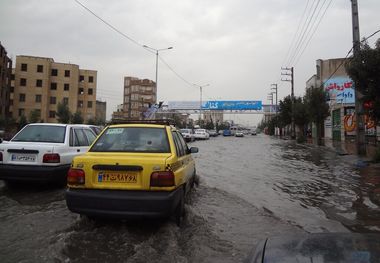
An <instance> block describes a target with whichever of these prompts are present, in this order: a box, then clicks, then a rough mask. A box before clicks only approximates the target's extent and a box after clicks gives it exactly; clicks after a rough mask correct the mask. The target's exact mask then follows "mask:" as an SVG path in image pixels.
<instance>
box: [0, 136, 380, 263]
mask: <svg viewBox="0 0 380 263" xmlns="http://www.w3.org/2000/svg"><path fill="white" fill-rule="evenodd" d="M192 145H194V146H198V147H199V148H200V152H199V153H198V154H195V155H194V156H195V159H196V162H197V171H198V174H199V175H200V178H201V182H200V186H199V187H198V188H196V190H195V191H193V192H192V194H191V195H190V200H189V201H188V203H187V204H186V208H187V216H186V219H185V222H184V224H183V225H182V226H181V227H180V228H178V227H177V226H176V225H175V224H174V223H173V222H172V221H152V220H151V221H141V222H140V221H139V222H120V221H100V220H99V221H96V222H94V221H89V220H87V219H84V218H80V217H79V216H77V215H75V214H72V213H70V212H69V211H68V210H67V208H66V205H65V201H64V189H62V188H54V189H52V188H51V187H50V186H49V187H36V186H24V187H16V188H14V187H8V186H6V185H4V184H3V183H2V182H0V220H1V222H2V223H1V224H0V246H1V248H2V252H1V254H0V261H1V262H15V261H25V262H34V261H48V262H51V261H57V262H60V261H64V262H83V261H98V262H234V261H239V260H242V259H243V258H244V257H245V255H246V254H247V253H248V251H249V250H250V248H251V247H252V246H253V244H254V243H255V242H257V241H258V240H260V239H262V238H264V237H267V236H271V235H278V234H286V233H294V232H300V233H302V232H350V231H353V232H368V231H372V232H377V231H380V220H379V219H380V212H379V211H380V210H379V207H378V205H380V203H379V201H378V200H380V169H376V168H373V167H366V168H363V169H360V170H359V169H356V168H355V166H354V165H353V164H354V163H355V161H356V160H355V157H354V156H351V155H348V156H339V155H338V154H337V153H336V152H335V151H333V150H329V149H327V148H326V147H315V146H310V145H297V144H294V143H293V142H290V141H284V140H280V139H274V138H270V137H267V136H264V135H259V136H246V137H243V138H235V137H217V138H212V139H210V140H208V141H200V142H195V143H192Z"/></svg>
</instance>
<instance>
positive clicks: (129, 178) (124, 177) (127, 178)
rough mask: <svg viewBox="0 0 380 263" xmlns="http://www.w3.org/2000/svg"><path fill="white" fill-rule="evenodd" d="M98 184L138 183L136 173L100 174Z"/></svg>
mask: <svg viewBox="0 0 380 263" xmlns="http://www.w3.org/2000/svg"><path fill="white" fill-rule="evenodd" d="M98 182H99V183H102V182H115V183H131V184H135V183H137V174H136V173H131V172H129V173H117V172H116V173H115V172H99V174H98Z"/></svg>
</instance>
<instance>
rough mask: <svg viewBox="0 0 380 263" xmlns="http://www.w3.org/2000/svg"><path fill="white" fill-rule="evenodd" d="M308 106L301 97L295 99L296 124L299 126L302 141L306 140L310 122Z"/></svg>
mask: <svg viewBox="0 0 380 263" xmlns="http://www.w3.org/2000/svg"><path fill="white" fill-rule="evenodd" d="M308 117H309V116H308V113H307V105H306V104H305V102H304V100H303V99H302V98H301V97H297V98H294V123H295V124H296V125H297V126H298V128H299V130H300V131H301V134H299V137H300V140H301V141H302V140H304V136H305V126H306V124H307V123H308V122H309V118H308Z"/></svg>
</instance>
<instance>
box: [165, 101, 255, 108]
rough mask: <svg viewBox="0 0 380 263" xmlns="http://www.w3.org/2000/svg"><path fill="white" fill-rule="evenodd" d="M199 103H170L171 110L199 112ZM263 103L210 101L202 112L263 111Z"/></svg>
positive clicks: (204, 103)
mask: <svg viewBox="0 0 380 263" xmlns="http://www.w3.org/2000/svg"><path fill="white" fill-rule="evenodd" d="M199 104H200V102H199V101H169V102H168V108H169V109H171V110H199ZM261 109H262V102H261V101H253V100H209V101H203V102H202V110H261Z"/></svg>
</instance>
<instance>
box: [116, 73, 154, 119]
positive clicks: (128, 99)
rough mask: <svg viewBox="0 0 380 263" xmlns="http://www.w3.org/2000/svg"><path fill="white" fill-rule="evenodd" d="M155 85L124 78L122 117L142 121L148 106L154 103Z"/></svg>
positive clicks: (150, 81)
mask: <svg viewBox="0 0 380 263" xmlns="http://www.w3.org/2000/svg"><path fill="white" fill-rule="evenodd" d="M156 94H157V90H156V83H155V82H154V81H152V80H149V79H138V78H134V77H124V103H123V111H122V112H123V117H124V118H128V119H135V120H138V119H142V118H143V113H144V112H145V111H146V110H147V109H148V107H149V104H154V103H156Z"/></svg>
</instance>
